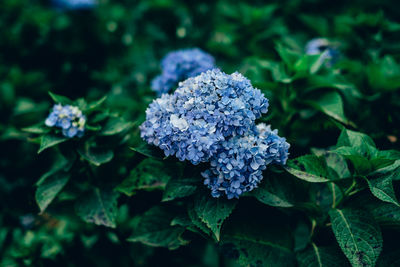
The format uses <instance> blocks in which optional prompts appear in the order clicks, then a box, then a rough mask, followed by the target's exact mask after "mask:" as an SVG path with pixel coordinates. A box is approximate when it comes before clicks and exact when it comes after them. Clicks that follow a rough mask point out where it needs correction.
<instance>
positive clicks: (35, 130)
mask: <svg viewBox="0 0 400 267" xmlns="http://www.w3.org/2000/svg"><path fill="white" fill-rule="evenodd" d="M21 130H22V131H24V132H27V133H32V134H47V133H48V132H50V128H49V127H46V126H45V125H44V124H43V123H39V124H36V125H33V126H30V127H26V128H22V129H21Z"/></svg>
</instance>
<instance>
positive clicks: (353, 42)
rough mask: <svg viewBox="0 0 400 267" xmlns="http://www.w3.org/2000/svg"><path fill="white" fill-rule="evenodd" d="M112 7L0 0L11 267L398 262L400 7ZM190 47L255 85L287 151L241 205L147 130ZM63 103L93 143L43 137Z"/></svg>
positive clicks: (0, 249)
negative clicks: (169, 153) (162, 89)
mask: <svg viewBox="0 0 400 267" xmlns="http://www.w3.org/2000/svg"><path fill="white" fill-rule="evenodd" d="M100 2H101V3H100V5H99V6H98V7H96V8H95V9H93V10H69V11H61V10H55V9H54V8H53V7H52V6H51V1H47V0H1V1H0V51H1V52H2V53H1V54H0V77H1V79H0V112H1V114H2V115H1V117H0V144H1V150H0V200H1V201H0V208H1V209H0V211H1V212H0V266H100V267H103V266H104V267H105V266H122V267H125V266H189V267H192V266H193V267H199V266H208V267H217V266H224V267H237V266H278V267H279V266H289V267H290V266H300V267H303V266H304V267H305V266H319V267H321V266H324V267H325V266H326V267H334V266H382V267H387V266H400V256H399V255H400V254H399V253H400V251H399V240H400V203H399V201H398V199H399V195H398V194H399V192H400V191H399V190H400V188H399V180H400V150H399V149H400V141H399V140H400V127H399V125H400V45H399V40H400V24H399V23H398V22H396V21H397V20H398V18H399V16H400V12H399V9H398V8H397V5H396V4H397V3H396V2H395V1H390V0H383V1H374V0H370V1H331V2H329V1H316V0H310V1H289V0H287V1H286V0H285V1H271V2H268V3H266V2H265V1H257V0H249V1H236V2H232V1H228V0H220V1H201V2H191V1H186V2H185V1H177V0H162V1H160V0H156V1H140V0H133V1H128V0H113V1H111V0H106V1H100ZM315 37H326V38H329V39H330V40H331V41H333V42H335V44H338V49H339V51H340V53H341V56H340V58H339V59H338V62H337V63H336V64H334V65H333V66H328V65H327V64H326V63H325V62H324V61H323V57H322V56H320V55H306V54H305V51H304V46H305V44H306V43H307V41H308V40H310V39H312V38H315ZM187 47H199V48H201V49H204V50H205V51H207V52H208V53H210V54H212V55H213V56H214V57H215V58H216V64H217V65H218V66H219V67H220V68H221V69H222V70H223V71H225V72H227V73H232V72H234V71H239V72H241V73H242V74H244V75H245V76H246V77H248V78H249V79H250V80H251V81H252V84H253V85H254V86H255V87H257V88H259V89H260V90H261V91H262V92H263V93H264V94H265V96H266V97H267V98H268V99H269V103H270V106H269V112H268V113H267V114H266V115H265V116H263V117H262V118H261V119H260V122H265V123H267V124H271V125H272V128H274V129H278V130H279V135H280V136H284V137H286V138H287V140H288V142H289V143H290V144H291V148H290V156H289V160H288V163H287V165H286V166H284V167H273V166H271V167H270V168H268V169H267V170H265V172H264V179H263V181H262V182H261V183H260V185H259V187H258V188H257V189H255V190H253V191H252V192H249V193H247V194H245V195H244V196H243V197H241V198H240V199H239V200H236V199H234V200H227V199H225V198H223V197H221V198H219V199H217V198H213V197H212V196H211V194H210V191H209V190H208V189H207V187H206V186H205V185H204V184H203V178H202V176H201V172H202V171H204V170H205V169H206V168H207V166H204V165H202V164H200V165H198V166H193V165H191V164H190V163H188V162H179V161H178V160H177V159H176V158H174V157H169V158H166V157H165V155H164V154H163V152H162V151H161V150H160V149H157V148H156V147H153V146H149V145H147V144H145V143H144V141H142V139H141V137H140V130H139V125H140V124H141V123H142V122H143V121H144V119H145V116H146V115H145V110H146V108H147V106H148V105H149V104H150V103H151V102H152V100H153V99H154V98H155V97H156V96H155V94H154V93H153V92H152V91H151V90H150V84H151V80H152V79H153V78H154V77H155V76H156V75H157V74H158V73H159V71H160V68H159V61H160V59H161V58H162V57H163V56H164V55H165V54H166V53H167V52H170V51H172V50H176V49H179V48H187ZM54 103H61V104H72V105H75V106H77V107H79V109H81V110H82V112H83V113H84V114H85V115H86V116H87V124H86V130H85V135H84V136H83V137H82V138H72V139H68V138H65V137H64V136H63V135H62V134H61V133H60V131H59V130H57V129H55V128H49V127H47V126H45V124H44V121H45V119H46V117H47V116H48V114H49V111H50V109H51V107H52V106H53V105H54Z"/></svg>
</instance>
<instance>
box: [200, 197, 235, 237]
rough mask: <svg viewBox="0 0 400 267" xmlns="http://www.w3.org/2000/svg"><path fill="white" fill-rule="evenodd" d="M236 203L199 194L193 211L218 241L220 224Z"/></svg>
mask: <svg viewBox="0 0 400 267" xmlns="http://www.w3.org/2000/svg"><path fill="white" fill-rule="evenodd" d="M236 203H237V201H236V200H227V199H224V198H214V197H211V196H210V195H206V194H199V195H197V197H196V198H195V201H194V210H195V211H196V214H197V215H198V216H199V218H200V219H201V220H202V221H203V222H204V223H205V224H206V225H207V226H208V227H209V228H210V229H211V230H212V232H213V233H214V235H215V238H216V239H217V240H218V241H219V239H220V232H221V227H222V224H223V222H224V220H225V219H226V218H227V217H228V216H229V215H230V214H231V213H232V211H233V209H234V208H235V206H236Z"/></svg>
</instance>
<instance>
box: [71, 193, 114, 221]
mask: <svg viewBox="0 0 400 267" xmlns="http://www.w3.org/2000/svg"><path fill="white" fill-rule="evenodd" d="M118 196H119V194H118V193H117V192H113V191H110V190H101V189H99V188H97V187H96V188H93V190H91V191H90V192H87V193H86V194H85V195H84V196H82V197H81V198H80V199H78V200H77V201H76V204H75V209H76V213H77V214H78V215H79V216H80V217H81V218H82V220H84V221H85V222H88V223H94V224H97V225H104V226H107V227H112V228H115V227H116V223H115V219H116V217H117V199H118Z"/></svg>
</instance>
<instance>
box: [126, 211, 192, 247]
mask: <svg viewBox="0 0 400 267" xmlns="http://www.w3.org/2000/svg"><path fill="white" fill-rule="evenodd" d="M173 218H174V214H173V212H171V211H170V210H168V209H167V208H165V207H158V206H156V207H153V208H151V209H150V210H148V211H146V212H145V213H144V214H143V215H142V216H141V217H140V221H139V224H138V225H137V227H136V229H134V233H133V234H132V236H130V237H129V238H128V241H130V242H141V243H143V244H145V245H148V246H152V247H166V248H169V249H176V248H178V247H180V246H182V245H185V244H187V243H188V242H187V241H186V240H184V239H183V238H182V237H181V236H182V233H183V232H184V231H185V229H184V228H182V227H180V226H171V221H172V219H173Z"/></svg>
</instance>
